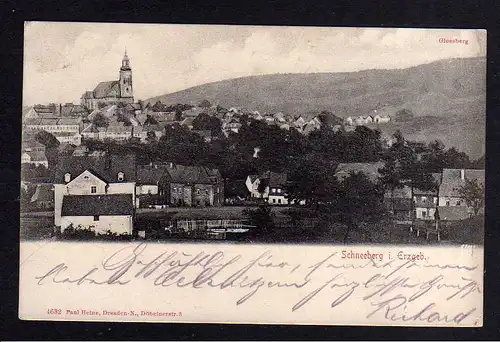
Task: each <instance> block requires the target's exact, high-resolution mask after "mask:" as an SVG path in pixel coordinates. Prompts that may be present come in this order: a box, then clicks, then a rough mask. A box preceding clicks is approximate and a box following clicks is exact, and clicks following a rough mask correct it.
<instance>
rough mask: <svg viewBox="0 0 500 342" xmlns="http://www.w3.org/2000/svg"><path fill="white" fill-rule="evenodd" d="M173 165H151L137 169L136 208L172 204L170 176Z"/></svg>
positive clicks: (140, 166)
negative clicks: (147, 205) (145, 204)
mask: <svg viewBox="0 0 500 342" xmlns="http://www.w3.org/2000/svg"><path fill="white" fill-rule="evenodd" d="M172 167H173V165H171V164H170V165H169V164H153V163H151V164H149V165H139V166H138V167H137V182H136V207H137V208H139V207H140V206H141V205H142V204H143V203H147V204H149V205H164V204H168V203H170V180H171V179H170V175H169V172H168V170H169V169H170V168H172Z"/></svg>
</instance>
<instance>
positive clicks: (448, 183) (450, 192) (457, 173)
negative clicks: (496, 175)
mask: <svg viewBox="0 0 500 342" xmlns="http://www.w3.org/2000/svg"><path fill="white" fill-rule="evenodd" d="M463 171H464V179H462V178H461V169H443V177H442V181H441V185H440V187H439V196H445V197H460V194H459V189H460V187H462V186H464V185H465V179H468V180H477V181H478V182H479V183H481V184H484V170H471V169H464V170H463Z"/></svg>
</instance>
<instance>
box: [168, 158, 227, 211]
mask: <svg viewBox="0 0 500 342" xmlns="http://www.w3.org/2000/svg"><path fill="white" fill-rule="evenodd" d="M168 175H169V180H168V182H169V184H170V189H169V190H170V203H171V204H173V205H179V206H182V205H184V206H221V205H223V204H224V180H223V179H222V176H221V174H220V172H219V170H217V169H209V168H207V167H202V166H183V165H172V167H170V168H169V169H168Z"/></svg>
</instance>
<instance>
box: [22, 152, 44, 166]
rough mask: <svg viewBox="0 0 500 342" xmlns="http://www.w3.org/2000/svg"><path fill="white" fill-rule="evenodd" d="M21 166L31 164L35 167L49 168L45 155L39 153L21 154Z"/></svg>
mask: <svg viewBox="0 0 500 342" xmlns="http://www.w3.org/2000/svg"><path fill="white" fill-rule="evenodd" d="M21 164H33V165H35V166H38V165H43V166H45V167H46V168H48V167H49V162H48V160H47V157H46V156H45V153H44V152H41V151H30V152H23V154H22V155H21Z"/></svg>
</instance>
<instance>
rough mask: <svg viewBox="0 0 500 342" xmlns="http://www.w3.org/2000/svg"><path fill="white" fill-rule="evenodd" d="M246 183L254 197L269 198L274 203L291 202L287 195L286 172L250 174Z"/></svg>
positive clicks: (269, 201)
mask: <svg viewBox="0 0 500 342" xmlns="http://www.w3.org/2000/svg"><path fill="white" fill-rule="evenodd" d="M245 185H246V187H247V189H248V191H249V193H250V196H251V197H252V198H263V199H267V202H268V203H269V204H272V205H287V204H289V203H288V198H287V196H286V195H287V194H286V185H287V175H286V173H278V172H272V171H267V172H264V173H263V174H261V175H249V176H247V179H246V181H245Z"/></svg>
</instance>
